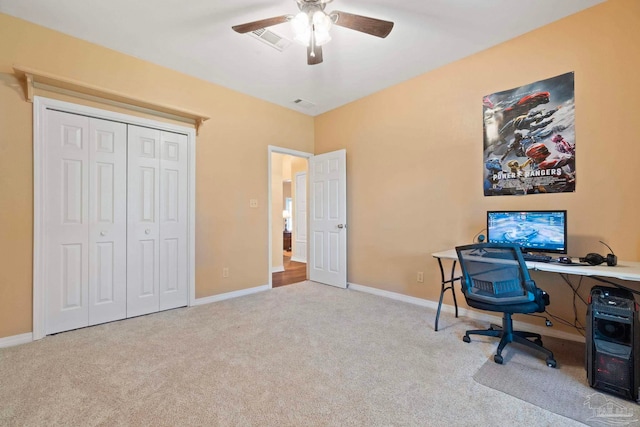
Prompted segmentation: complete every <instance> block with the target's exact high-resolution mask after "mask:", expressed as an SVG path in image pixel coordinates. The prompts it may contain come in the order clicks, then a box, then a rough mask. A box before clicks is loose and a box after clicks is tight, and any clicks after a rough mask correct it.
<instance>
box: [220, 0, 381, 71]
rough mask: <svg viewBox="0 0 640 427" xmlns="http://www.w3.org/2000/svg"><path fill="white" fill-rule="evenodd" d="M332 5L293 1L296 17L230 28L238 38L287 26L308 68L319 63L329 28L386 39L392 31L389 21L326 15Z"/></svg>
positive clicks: (322, 0)
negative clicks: (301, 48) (304, 53)
mask: <svg viewBox="0 0 640 427" xmlns="http://www.w3.org/2000/svg"><path fill="white" fill-rule="evenodd" d="M332 1H333V0H296V3H298V9H300V12H299V13H298V14H297V15H282V16H276V17H274V18H267V19H261V20H259V21H253V22H248V23H246V24H240V25H234V26H233V27H231V28H232V29H233V30H234V31H236V32H238V33H240V34H244V33H248V32H251V31H256V30H259V29H261V28H267V27H270V26H272V25H277V24H282V23H284V22H291V24H292V26H293V32H294V34H295V37H294V38H295V40H296V41H298V42H299V43H301V44H303V45H306V46H307V64H309V65H314V64H319V63H321V62H322V45H323V44H325V43H327V42H328V41H329V40H331V36H330V35H329V29H330V28H331V25H332V24H333V25H338V26H340V27H345V28H350V29H352V30H356V31H360V32H362V33H366V34H371V35H372V36H377V37H381V38H385V37H387V36H388V35H389V33H390V32H391V29H392V28H393V22H390V21H383V20H381V19H376V18H369V17H367V16H362V15H354V14H352V13H347V12H341V11H339V10H335V11H333V12H331V13H326V12H325V11H324V8H325V7H326V5H327V4H328V3H331V2H332Z"/></svg>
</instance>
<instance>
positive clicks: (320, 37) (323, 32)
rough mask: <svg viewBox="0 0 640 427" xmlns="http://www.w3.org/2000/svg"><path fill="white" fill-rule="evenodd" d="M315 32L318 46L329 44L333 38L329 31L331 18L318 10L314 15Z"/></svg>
mask: <svg viewBox="0 0 640 427" xmlns="http://www.w3.org/2000/svg"><path fill="white" fill-rule="evenodd" d="M312 22H313V32H314V33H315V38H316V44H317V45H318V46H322V45H323V44H325V43H328V42H329V41H330V40H331V36H330V35H329V30H330V29H331V24H332V22H331V18H329V16H328V15H327V14H326V13H324V12H322V11H320V10H317V11H315V12H314V14H313V19H312Z"/></svg>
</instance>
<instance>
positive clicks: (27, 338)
mask: <svg viewBox="0 0 640 427" xmlns="http://www.w3.org/2000/svg"><path fill="white" fill-rule="evenodd" d="M31 341H33V334H32V333H31V332H27V333H26V334H20V335H13V336H10V337H4V338H0V348H5V347H13V346H14V345H20V344H26V343H30V342H31Z"/></svg>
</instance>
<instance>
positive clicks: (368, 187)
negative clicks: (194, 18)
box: [315, 0, 640, 321]
mask: <svg viewBox="0 0 640 427" xmlns="http://www.w3.org/2000/svg"><path fill="white" fill-rule="evenodd" d="M639 45H640V2H638V1H636V0H610V1H608V2H606V3H604V4H602V5H599V6H596V7H594V8H591V9H588V10H586V11H584V12H582V13H579V14H576V15H574V16H571V17H568V18H566V19H563V20H561V21H559V22H557V23H554V24H552V25H548V26H546V27H544V28H542V29H539V30H536V31H533V32H531V33H528V34H526V35H524V36H522V37H519V38H517V39H514V40H511V41H509V42H507V43H504V44H501V45H499V46H497V47H495V48H492V49H489V50H486V51H484V52H481V53H479V54H476V55H473V56H471V57H468V58H466V59H463V60H460V61H458V62H455V63H453V64H450V65H447V66H445V67H442V68H440V69H438V70H436V71H433V72H430V73H427V74H424V75H421V76H419V77H417V78H414V79H412V80H409V81H407V82H405V83H403V84H400V85H397V86H394V87H392V88H389V89H387V90H384V91H381V92H379V93H376V94H374V95H372V96H369V97H367V98H364V99H362V100H359V101H357V102H353V103H351V104H348V105H347V106H344V107H342V108H339V109H336V110H333V111H331V112H328V113H326V114H323V115H321V116H319V117H317V118H316V121H315V144H316V154H319V153H323V152H327V151H331V150H335V149H340V148H346V150H347V177H348V178H347V179H348V187H347V193H348V199H349V202H348V224H349V240H348V242H349V243H348V257H349V264H348V265H349V272H348V280H349V282H352V283H357V284H362V285H367V286H373V287H377V288H380V289H385V290H389V291H393V292H399V293H402V294H407V295H411V296H416V297H420V298H428V299H431V300H437V296H438V292H439V281H438V280H439V272H438V271H437V264H436V262H435V261H434V260H433V259H432V258H431V256H430V254H431V253H432V252H434V251H439V250H444V249H448V248H452V247H454V246H455V245H458V244H464V243H470V242H471V241H472V239H473V236H474V235H475V234H476V233H477V232H478V231H480V230H481V229H483V228H484V226H485V225H484V220H485V215H486V211H487V210H490V209H567V210H568V215H569V217H568V222H569V235H570V236H569V237H570V241H569V253H570V254H571V255H574V256H577V255H583V254H585V253H586V252H590V251H595V252H599V253H606V252H605V251H606V248H605V247H604V246H602V245H601V244H600V243H598V240H604V241H606V242H608V243H609V244H610V245H611V246H612V247H613V248H614V249H615V251H616V253H617V254H618V256H619V258H620V259H628V260H637V259H640V232H639V227H638V209H639V208H640V200H639V197H638V183H639V182H640V168H639V167H638V159H640V137H639V135H640V120H638V112H639V107H638V99H640V79H639V77H638V76H640V73H639V70H640V50H639V49H638V46H639ZM428 54H429V53H428V52H425V55H428ZM569 71H575V102H576V118H575V126H576V142H577V190H576V192H575V193H567V194H550V195H530V196H524V197H522V196H521V197H516V196H502V197H484V196H483V190H482V177H483V164H482V98H483V96H484V95H488V94H491V93H494V92H498V91H502V90H506V89H510V88H514V87H518V86H521V85H524V84H528V83H532V82H535V81H538V80H542V79H546V78H549V77H553V76H556V75H560V74H563V73H566V72H569ZM418 271H424V272H425V283H424V284H421V283H417V282H416V273H417V272H418ZM534 278H536V279H537V280H538V281H539V282H541V283H542V285H544V287H545V288H546V290H547V291H548V292H549V293H550V294H551V301H552V305H551V306H550V307H549V309H550V311H551V312H552V313H559V314H562V315H563V317H565V318H568V319H569V320H571V321H573V313H572V311H571V301H572V295H571V292H570V291H569V289H568V287H567V286H566V285H564V283H563V282H562V280H561V279H560V278H559V276H557V275H553V274H551V273H535V274H534ZM572 279H574V281H577V278H576V277H573V278H572ZM594 283H595V282H593V281H585V282H584V284H583V289H589V288H590V287H591V286H592V285H593V284H594ZM542 285H541V286H542ZM448 302H449V303H451V301H450V300H449V301H448ZM578 305H580V303H578ZM582 313H583V312H581V314H580V316H582ZM581 318H584V317H581Z"/></svg>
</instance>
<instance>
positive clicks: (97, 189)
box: [89, 119, 127, 325]
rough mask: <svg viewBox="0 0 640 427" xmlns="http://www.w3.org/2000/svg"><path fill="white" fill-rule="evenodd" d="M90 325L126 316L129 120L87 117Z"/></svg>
mask: <svg viewBox="0 0 640 427" xmlns="http://www.w3.org/2000/svg"><path fill="white" fill-rule="evenodd" d="M89 158H90V159H91V162H90V164H89V198H90V203H89V324H90V325H95V324H98V323H104V322H110V321H113V320H117V319H124V318H125V317H126V315H127V125H126V124H124V123H118V122H112V121H107V120H100V119H90V120H89Z"/></svg>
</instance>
